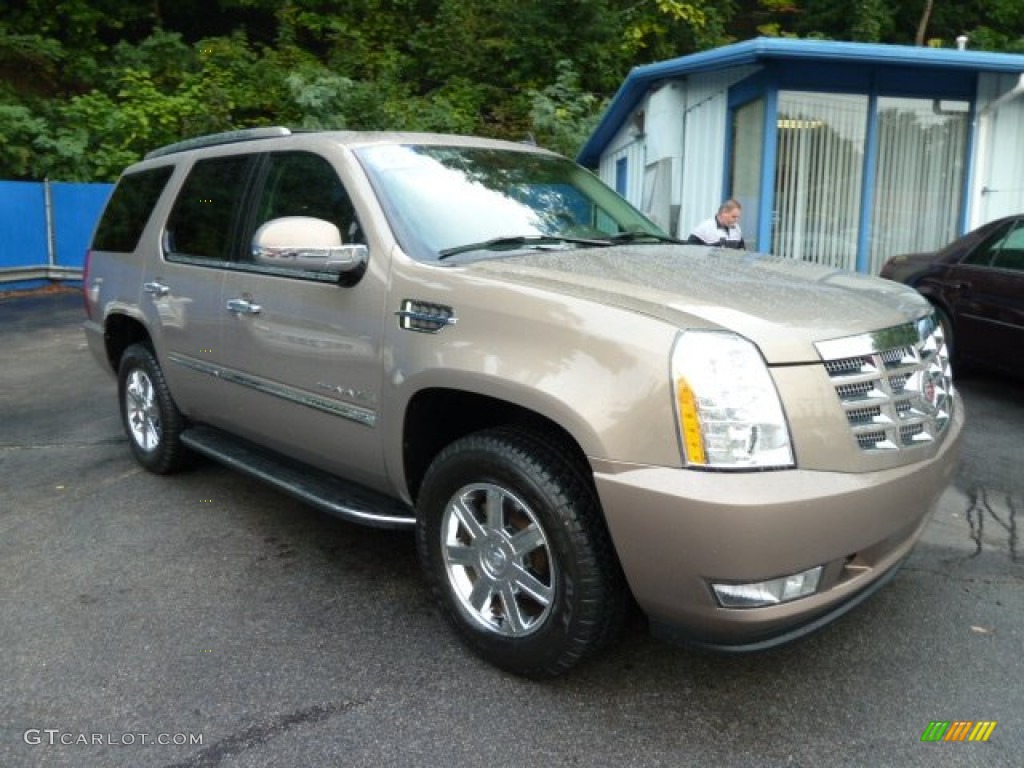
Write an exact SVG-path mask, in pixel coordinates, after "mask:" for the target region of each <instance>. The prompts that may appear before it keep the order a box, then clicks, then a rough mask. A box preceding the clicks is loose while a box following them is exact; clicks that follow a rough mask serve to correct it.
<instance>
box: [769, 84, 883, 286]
mask: <svg viewBox="0 0 1024 768" xmlns="http://www.w3.org/2000/svg"><path fill="white" fill-rule="evenodd" d="M867 117H868V97H867V96H864V95H846V94H826V93H807V92H793V91H782V92H780V93H779V101H778V113H777V121H776V129H777V136H778V140H777V150H776V168H775V189H774V197H775V201H774V210H773V216H772V224H773V232H772V248H771V250H772V252H773V253H775V254H776V255H779V256H785V257H788V258H793V259H802V260H804V261H811V262H815V263H818V264H823V265H827V266H832V267H838V268H842V269H851V270H852V269H856V266H857V240H858V229H859V224H860V206H861V192H862V178H863V170H864V147H865V137H866V133H867Z"/></svg>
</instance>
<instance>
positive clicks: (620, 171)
mask: <svg viewBox="0 0 1024 768" xmlns="http://www.w3.org/2000/svg"><path fill="white" fill-rule="evenodd" d="M627 182H628V179H627V178H626V158H624V157H620V158H619V159H618V160H616V161H615V191H616V192H618V193H619V194H620V195H622V196H623V197H625V196H626V190H627V189H628V187H627Z"/></svg>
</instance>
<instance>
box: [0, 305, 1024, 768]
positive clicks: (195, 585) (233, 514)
mask: <svg viewBox="0 0 1024 768" xmlns="http://www.w3.org/2000/svg"><path fill="white" fill-rule="evenodd" d="M81 307H82V304H81V301H80V299H79V298H78V297H77V296H73V295H72V296H60V295H58V296H44V297H36V298H19V299H9V298H8V299H2V300H0V329H2V333H0V649H2V651H3V652H2V653H0V691H2V694H0V766H4V768H21V766H73V767H74V768H81V767H86V768H88V767H89V766H102V767H103V768H108V767H109V768H116V767H118V766H126V767H127V766H130V767H131V768H139V767H140V766H162V767H165V768H169V767H171V766H181V767H183V768H186V767H187V768H201V767H205V766H223V767H224V768H234V767H236V766H275V767H276V766H321V765H323V766H327V765H331V766H375V767H376V766H413V767H416V766H424V767H429V768H436V767H437V766H440V765H443V766H473V767H474V768H476V767H478V766H481V765H489V766H512V765H516V766H534V765H537V766H540V765H552V764H555V765H563V766H588V767H591V766H615V767H616V768H617V767H619V766H673V767H675V766H690V765H692V766H711V765H714V766H808V767H810V766H814V767H817V766H831V765H843V766H887V765H892V766H900V767H901V768H903V767H905V766H929V768H930V767H931V766H936V765H943V766H945V765H963V766H979V767H980V766H985V767H986V768H989V767H990V766H1014V768H1018V767H1019V766H1020V765H1021V755H1024V694H1022V690H1024V687H1022V684H1021V679H1022V678H1024V669H1022V663H1021V658H1022V650H1024V563H1022V556H1021V544H1020V516H1021V515H1020V512H1021V510H1022V509H1024V461H1022V459H1021V447H1022V443H1024V398H1021V396H1020V392H1021V386H1022V385H1021V384H1020V383H1018V382H1013V381H1010V380H1005V379H1002V378H1000V377H997V376H991V375H983V374H975V375H973V376H969V377H967V378H964V379H963V380H962V381H961V382H960V389H961V391H962V393H963V395H964V399H965V402H966V406H967V409H968V426H967V433H966V439H965V444H964V451H963V457H962V462H961V467H960V470H959V472H958V474H957V477H956V479H955V482H954V484H953V485H952V486H951V487H950V488H949V489H948V490H947V491H946V492H945V494H944V495H943V497H942V499H941V502H940V505H939V507H938V509H937V510H936V512H935V515H934V517H933V519H932V521H931V523H930V525H929V527H928V529H927V530H926V532H925V535H924V537H923V538H922V540H921V542H920V543H919V545H918V546H917V548H916V549H915V550H914V552H913V554H912V556H911V558H910V560H909V561H908V562H907V564H906V565H905V567H904V568H903V570H902V571H901V572H900V574H899V575H898V576H897V578H896V579H895V580H894V581H893V582H892V583H891V584H890V585H889V586H888V587H886V588H885V589H884V590H882V591H881V592H880V593H879V594H878V595H877V596H876V597H874V598H873V599H872V600H870V601H868V602H867V603H866V604H865V605H863V606H861V607H860V608H859V609H858V610H856V611H854V612H853V613H851V614H849V615H848V616H846V617H844V618H843V619H842V620H840V621H839V622H837V623H836V624H834V625H832V626H830V627H828V628H826V629H825V630H824V631H822V632H820V633H818V634H816V635H814V636H812V637H810V638H807V639H806V640H803V641H801V642H798V643H795V644H793V645H790V646H787V647H785V648H782V649H778V650H776V651H772V652H768V653H762V654H756V655H750V656H741V657H722V656H715V655H710V654H704V653H697V652H694V651H691V650H687V649H682V648H678V647H674V646H670V645H666V644H664V643H661V642H658V641H656V640H653V639H652V638H650V637H649V636H648V635H647V633H646V631H645V626H644V624H643V622H642V621H640V620H637V621H636V622H634V624H633V625H632V626H631V627H630V629H629V631H628V632H627V634H626V636H625V637H624V638H623V640H622V642H621V643H620V644H619V645H618V646H617V647H615V648H613V649H612V650H611V651H610V652H609V653H607V654H605V655H604V656H602V657H601V658H600V659H597V660H595V661H593V662H591V663H589V664H587V665H584V666H583V667H581V668H579V669H578V670H576V671H575V672H574V673H573V674H571V675H570V676H569V677H567V678H565V679H563V680H559V681H556V682H553V683H547V684H536V683H529V682H525V681H522V680H519V679H516V678H514V677H510V676H508V675H505V674H503V673H501V672H499V671H496V670H494V669H493V668H491V667H489V666H487V665H485V664H483V663H481V662H479V661H478V660H476V659H475V658H474V657H472V656H471V655H469V654H468V653H467V652H466V651H464V650H463V649H462V647H461V646H460V645H459V644H458V643H457V642H456V641H455V640H454V638H453V637H452V635H451V634H450V632H449V631H448V630H447V629H446V627H445V626H444V624H443V623H442V620H441V618H440V617H439V615H438V614H437V612H436V611H435V610H434V607H433V604H432V603H431V601H430V599H429V596H428V594H427V591H426V589H425V587H424V585H423V582H422V579H421V578H420V575H419V570H418V565H417V563H416V557H415V552H414V547H413V541H412V537H411V536H409V535H408V534H405V533H396V532H387V531H378V530H370V529H364V528H359V527H356V526H353V525H349V524H346V523H343V522H340V521H338V520H335V519H333V518H330V517H327V516H325V515H322V514H319V513H317V512H315V511H312V510H310V509H308V508H306V507H303V506H302V505H301V504H299V503H298V502H296V501H294V500H292V499H290V498H287V497H284V496H281V495H279V494H277V493H275V492H273V491H270V490H268V489H266V488H264V487H262V486H260V485H258V484H256V483H255V482H254V481H252V480H249V479H246V478H243V477H240V476H238V475H237V474H234V473H232V472H230V471H228V470H226V469H223V468H221V467H219V466H216V465H212V464H208V463H203V462H201V463H199V464H198V465H197V466H195V467H194V468H193V469H191V470H190V471H188V472H185V473H183V474H180V475H176V476H174V477H156V476H154V475H151V474H148V473H146V472H145V471H143V470H141V469H140V468H139V467H138V466H137V465H136V464H135V463H134V462H133V460H132V458H131V455H130V453H129V450H128V446H127V444H126V442H125V438H124V436H123V434H122V431H121V427H120V424H119V421H118V418H117V410H116V400H115V385H114V380H113V378H112V377H110V376H108V375H107V374H105V373H103V372H102V371H101V370H100V369H99V368H98V367H97V366H96V364H95V363H94V362H93V360H92V358H91V357H90V356H89V354H88V352H87V350H86V349H85V344H84V338H83V336H82V333H81V330H80V328H79V325H80V323H81V321H82V319H83V318H82V315H81V312H82V309H81ZM936 720H938V721H951V722H952V721H958V720H959V721H976V722H983V721H987V722H993V721H994V722H995V723H996V726H995V727H994V729H993V730H992V732H991V735H990V737H989V739H988V741H987V742H983V743H978V742H973V743H972V742H938V743H926V742H922V740H921V737H922V735H923V734H924V732H925V731H926V729H927V728H928V726H929V724H930V723H931V722H932V721H936Z"/></svg>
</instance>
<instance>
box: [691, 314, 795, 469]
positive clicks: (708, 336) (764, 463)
mask: <svg viewBox="0 0 1024 768" xmlns="http://www.w3.org/2000/svg"><path fill="white" fill-rule="evenodd" d="M672 378H673V384H674V391H675V394H676V416H677V419H678V423H679V433H680V439H681V441H682V443H683V449H684V451H685V453H686V461H687V463H688V464H689V465H691V466H704V467H713V468H715V469H764V468H769V467H770V468H783V467H792V466H793V464H794V462H793V450H792V447H791V445H790V439H789V427H788V426H787V425H786V417H785V415H784V414H783V412H782V404H781V402H780V401H779V395H778V392H776V391H775V383H774V382H773V381H772V378H771V376H770V375H769V373H768V367H767V366H766V365H765V363H764V360H763V359H762V357H761V353H760V352H759V351H758V349H757V347H755V346H754V345H753V344H752V343H751V342H749V341H747V340H746V339H744V338H743V337H742V336H737V335H736V334H734V333H727V332H720V331H684V332H683V333H681V334H679V337H678V339H677V340H676V345H675V349H674V350H673V351H672Z"/></svg>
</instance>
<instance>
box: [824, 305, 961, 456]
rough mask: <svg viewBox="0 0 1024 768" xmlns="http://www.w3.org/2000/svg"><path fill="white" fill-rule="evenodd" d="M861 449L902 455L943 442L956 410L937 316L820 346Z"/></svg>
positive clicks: (948, 365) (834, 340)
mask: <svg viewBox="0 0 1024 768" xmlns="http://www.w3.org/2000/svg"><path fill="white" fill-rule="evenodd" d="M817 347H818V352H819V354H820V355H821V357H822V360H823V361H824V364H825V370H826V372H827V373H828V375H829V378H830V379H831V381H832V383H833V385H834V386H835V390H836V395H837V396H838V398H839V402H840V404H841V406H842V408H843V412H844V413H845V415H846V421H847V423H848V424H849V426H850V431H851V433H852V435H853V439H854V440H855V441H856V443H857V445H858V446H859V447H860V448H861V449H862V450H864V451H899V450H907V449H911V448H914V447H917V446H921V445H928V444H930V443H933V442H934V441H935V440H936V439H938V438H939V437H940V436H941V435H942V433H943V432H944V430H945V429H946V427H947V426H948V424H949V421H950V418H951V416H952V412H953V404H954V396H953V380H952V376H951V369H950V364H949V354H948V352H947V349H946V345H945V341H944V339H943V337H942V327H941V326H940V325H939V323H938V322H937V321H936V319H935V317H934V316H928V317H924V318H922V319H921V320H919V321H917V322H916V323H908V324H907V325H901V326H896V327H894V328H887V329H885V330H882V331H878V332H876V333H871V334H864V335H861V336H850V337H846V338H842V339H831V340H829V341H823V342H819V343H818V344H817Z"/></svg>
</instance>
